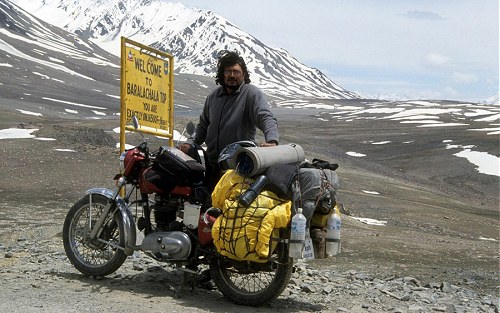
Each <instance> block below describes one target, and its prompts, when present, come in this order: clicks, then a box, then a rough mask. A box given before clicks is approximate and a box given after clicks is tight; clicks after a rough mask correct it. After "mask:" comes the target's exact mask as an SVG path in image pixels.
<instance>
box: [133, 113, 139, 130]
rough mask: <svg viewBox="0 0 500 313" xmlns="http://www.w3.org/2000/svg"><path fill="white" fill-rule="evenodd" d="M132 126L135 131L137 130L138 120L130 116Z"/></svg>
mask: <svg viewBox="0 0 500 313" xmlns="http://www.w3.org/2000/svg"><path fill="white" fill-rule="evenodd" d="M132 125H133V126H134V128H135V129H139V119H138V118H137V116H135V115H134V116H132Z"/></svg>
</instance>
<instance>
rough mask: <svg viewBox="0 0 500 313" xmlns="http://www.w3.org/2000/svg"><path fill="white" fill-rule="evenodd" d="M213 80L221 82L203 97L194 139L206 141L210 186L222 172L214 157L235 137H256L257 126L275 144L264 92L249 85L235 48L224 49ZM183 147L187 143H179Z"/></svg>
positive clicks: (275, 127) (274, 129) (273, 124)
mask: <svg viewBox="0 0 500 313" xmlns="http://www.w3.org/2000/svg"><path fill="white" fill-rule="evenodd" d="M215 83H216V84H218V85H220V87H218V88H216V89H215V90H214V91H212V93H210V95H209V96H208V97H207V98H206V100H205V105H204V107H203V112H202V113H201V115H200V119H199V123H198V125H197V126H196V131H195V137H194V142H195V143H197V144H199V145H201V144H202V143H203V142H205V143H206V145H207V155H208V161H209V175H210V188H211V189H213V188H214V187H215V184H216V183H217V181H218V180H219V178H220V176H221V170H220V168H219V166H218V163H217V160H218V157H219V154H220V152H221V150H222V149H224V147H226V146H227V145H228V144H231V143H234V142H236V141H242V140H250V141H255V135H256V130H257V128H258V129H260V130H261V131H262V133H263V134H264V137H265V143H263V144H261V146H275V145H277V144H278V139H279V134H278V122H277V120H276V118H275V117H274V115H273V114H272V113H271V111H270V109H269V104H268V103H267V100H266V98H265V96H264V94H263V93H262V92H261V91H260V90H259V89H258V88H257V87H255V86H254V85H250V74H249V73H248V70H247V67H246V64H245V61H244V60H243V58H242V57H241V56H239V55H238V53H236V52H228V51H226V52H224V53H223V54H222V56H221V57H220V59H219V61H218V63H217V74H216V79H215ZM181 149H182V150H183V151H186V150H187V147H186V146H181Z"/></svg>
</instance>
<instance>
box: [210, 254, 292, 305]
mask: <svg viewBox="0 0 500 313" xmlns="http://www.w3.org/2000/svg"><path fill="white" fill-rule="evenodd" d="M280 259H281V258H280ZM287 260H288V262H286V263H278V265H277V269H276V271H275V272H274V274H275V275H274V277H273V279H272V281H271V282H270V283H269V284H268V286H267V287H266V288H265V289H262V290H259V291H257V292H250V291H245V290H242V289H240V288H238V287H237V286H236V285H235V284H234V283H233V282H232V281H231V279H230V276H231V275H230V274H231V273H230V271H229V270H228V269H227V268H225V267H221V266H219V262H221V261H220V259H217V258H215V259H214V260H212V263H211V264H210V275H211V276H212V279H213V281H214V283H215V285H216V286H217V288H218V289H219V291H220V292H221V293H222V294H223V295H224V296H225V297H226V298H228V299H229V300H231V301H232V302H234V303H236V304H240V305H247V306H254V307H257V306H262V305H263V304H266V303H268V302H271V301H273V300H275V299H276V298H278V296H279V295H281V293H282V292H283V290H285V288H286V286H287V285H288V283H289V282H290V278H291V276H292V273H293V261H292V259H291V258H288V259H287ZM240 275H241V274H240ZM249 275H252V274H249Z"/></svg>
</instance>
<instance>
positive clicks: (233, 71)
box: [224, 64, 245, 91]
mask: <svg viewBox="0 0 500 313" xmlns="http://www.w3.org/2000/svg"><path fill="white" fill-rule="evenodd" d="M244 79H245V73H243V70H242V69H241V66H240V65H239V64H235V65H232V66H228V67H226V68H224V85H225V86H226V88H228V89H230V90H233V91H234V90H236V89H238V87H239V86H240V85H241V83H242V82H243V80H244Z"/></svg>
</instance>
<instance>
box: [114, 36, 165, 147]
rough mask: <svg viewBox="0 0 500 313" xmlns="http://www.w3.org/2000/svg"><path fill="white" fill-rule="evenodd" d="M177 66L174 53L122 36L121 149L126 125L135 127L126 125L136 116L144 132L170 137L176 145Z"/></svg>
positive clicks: (128, 128)
mask: <svg viewBox="0 0 500 313" xmlns="http://www.w3.org/2000/svg"><path fill="white" fill-rule="evenodd" d="M173 69H174V66H173V56H172V55H170V54H168V53H165V52H162V51H159V50H155V49H153V48H151V47H148V46H144V45H142V44H140V43H137V42H134V41H132V40H130V39H127V38H125V37H122V45H121V118H120V124H121V127H120V129H121V133H122V132H123V134H120V150H121V151H123V150H124V146H125V129H127V130H134V129H133V128H131V127H130V126H126V125H130V124H131V123H130V121H131V118H132V116H136V117H137V119H138V120H139V125H140V129H139V131H140V132H143V133H148V134H153V135H157V136H162V137H167V138H169V139H170V140H169V143H170V145H173V140H172V139H173V116H174V110H173V89H174V84H173V77H174V76H173ZM122 141H123V142H122Z"/></svg>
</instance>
